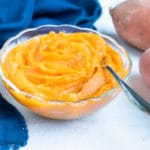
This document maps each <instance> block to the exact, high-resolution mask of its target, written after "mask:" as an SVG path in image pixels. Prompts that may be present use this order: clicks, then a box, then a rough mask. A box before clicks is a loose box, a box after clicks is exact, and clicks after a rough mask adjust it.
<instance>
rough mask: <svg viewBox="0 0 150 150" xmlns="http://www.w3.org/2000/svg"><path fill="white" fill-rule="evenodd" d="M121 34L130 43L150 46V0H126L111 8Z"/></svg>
mask: <svg viewBox="0 0 150 150" xmlns="http://www.w3.org/2000/svg"><path fill="white" fill-rule="evenodd" d="M110 14H111V16H112V21H113V23H114V26H115V28H116V31H117V32H118V34H119V36H120V37H121V38H122V39H123V40H124V41H125V42H127V43H128V44H131V45H132V46H134V47H136V48H139V49H141V50H145V49H147V48H149V47H150V0H126V1H123V2H121V3H119V4H117V5H115V6H112V7H111V8H110Z"/></svg>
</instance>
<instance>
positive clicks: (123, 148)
mask: <svg viewBox="0 0 150 150" xmlns="http://www.w3.org/2000/svg"><path fill="white" fill-rule="evenodd" d="M100 2H101V4H102V7H103V14H102V16H101V18H100V19H99V20H98V21H97V22H96V27H97V28H98V30H99V31H100V32H102V33H105V34H107V35H110V36H112V37H113V38H114V39H116V40H117V41H118V42H119V43H120V44H122V45H123V46H124V47H126V49H127V50H128V52H129V54H130V56H131V59H132V62H133V64H132V72H131V75H130V77H129V83H130V84H131V85H132V86H133V87H134V88H135V89H136V90H137V91H139V93H140V94H141V95H144V97H146V98H148V97H150V96H149V95H148V94H147V93H150V90H149V91H148V90H147V89H146V87H145V86H144V84H143V82H142V80H141V78H140V75H139V68H138V60H139V56H140V55H141V52H140V51H139V50H137V49H133V48H131V47H129V46H128V45H127V44H125V43H124V42H123V41H121V39H119V37H118V35H117V33H116V32H115V29H114V27H113V23H112V21H111V17H110V15H109V12H108V7H109V6H110V5H112V3H113V1H112V0H101V1H100ZM149 99H150V98H149ZM13 104H14V105H15V106H16V107H17V108H18V109H19V111H20V112H21V113H22V114H23V115H24V117H25V119H26V122H27V125H28V129H29V140H28V144H27V145H26V146H25V147H23V148H21V149H22V150H141V149H142V150H150V116H149V115H148V114H146V113H143V112H142V111H140V110H139V109H138V108H137V107H136V106H134V105H133V104H132V103H131V102H130V101H129V100H128V98H127V97H126V96H125V94H124V93H123V92H121V93H120V94H119V95H118V96H117V97H116V98H115V99H114V100H113V101H112V102H111V103H109V104H108V105H107V106H106V107H104V108H103V109H101V110H98V111H97V112H95V113H93V114H91V115H89V116H87V117H84V118H81V119H78V120H72V121H58V120H51V119H46V118H42V117H40V116H38V115H35V114H33V113H32V112H30V111H28V110H27V109H26V108H24V107H22V106H21V105H20V104H18V103H17V102H13Z"/></svg>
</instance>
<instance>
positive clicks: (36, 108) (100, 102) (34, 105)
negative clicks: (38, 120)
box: [0, 25, 131, 119]
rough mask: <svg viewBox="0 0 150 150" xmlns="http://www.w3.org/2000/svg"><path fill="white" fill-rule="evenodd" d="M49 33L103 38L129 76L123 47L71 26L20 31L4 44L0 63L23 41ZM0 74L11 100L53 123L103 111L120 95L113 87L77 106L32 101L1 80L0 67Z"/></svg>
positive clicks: (127, 57)
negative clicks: (118, 57) (77, 33)
mask: <svg viewBox="0 0 150 150" xmlns="http://www.w3.org/2000/svg"><path fill="white" fill-rule="evenodd" d="M50 31H54V32H60V31H63V32H67V33H72V32H81V31H82V32H94V33H96V34H98V35H100V36H102V37H103V38H104V39H105V41H106V42H107V43H108V44H109V45H111V47H113V48H114V49H115V50H116V51H117V52H119V53H120V55H121V57H122V59H123V63H124V69H127V70H128V74H129V72H130V67H131V61H130V58H129V55H128V53H127V51H126V50H125V49H124V48H123V47H122V46H120V45H119V44H118V43H117V42H116V41H115V40H114V39H112V38H111V37H109V36H107V35H102V34H100V33H98V32H97V31H95V30H92V29H88V28H79V27H77V26H72V25H59V26H55V25H45V26H40V27H38V28H32V29H27V30H24V31H22V32H21V33H19V34H18V35H16V36H15V37H12V38H10V39H9V40H8V41H6V43H5V44H4V46H3V47H2V50H1V62H3V60H4V58H5V56H6V54H7V52H8V51H10V50H11V49H12V48H13V47H14V46H16V45H17V44H20V43H22V42H24V41H25V40H27V39H30V38H32V37H34V36H37V35H42V34H47V33H49V32H50ZM0 74H1V78H2V83H3V85H4V87H5V88H6V89H7V91H8V92H9V93H10V94H11V96H12V97H14V98H15V99H16V100H17V101H18V102H19V103H21V104H22V105H23V106H25V107H26V108H28V109H29V110H31V111H32V112H35V113H37V114H39V115H41V116H45V117H48V118H53V119H75V118H80V117H82V116H84V115H87V114H89V113H91V112H93V111H96V110H97V109H100V108H102V107H103V106H104V105H106V104H107V103H108V102H110V101H111V100H112V99H113V98H114V97H115V96H116V95H117V94H118V93H119V92H120V88H119V87H116V88H113V89H111V90H109V91H107V92H106V93H104V94H103V95H101V96H99V97H96V98H90V99H85V100H82V101H78V102H66V101H54V100H51V101H48V102H47V101H44V100H42V99H40V98H38V97H35V96H34V95H31V94H30V93H26V92H24V91H21V90H20V89H18V88H17V87H16V86H15V85H14V84H13V83H11V82H10V81H9V80H8V79H7V78H6V77H5V76H4V74H3V70H2V68H1V67H0ZM128 74H127V76H128ZM127 76H126V77H127ZM126 77H125V79H126ZM125 79H124V80H125ZM1 93H2V95H3V96H4V97H5V99H7V98H8V97H7V96H6V94H5V93H4V92H3V90H2V91H1Z"/></svg>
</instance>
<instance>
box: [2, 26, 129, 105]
mask: <svg viewBox="0 0 150 150" xmlns="http://www.w3.org/2000/svg"><path fill="white" fill-rule="evenodd" d="M48 27H52V28H58V27H70V28H73V29H77V30H79V31H81V30H82V31H86V32H93V33H95V34H98V35H100V36H102V37H103V38H105V39H107V40H109V41H110V42H112V43H113V44H114V45H115V46H116V47H118V48H119V49H120V50H121V51H122V52H123V54H124V55H125V56H126V58H127V60H128V73H127V74H126V76H125V77H124V79H123V80H127V78H128V77H129V74H130V72H131V66H132V61H131V58H130V56H129V53H128V51H127V50H126V49H125V48H124V47H123V46H121V45H120V44H119V43H118V42H117V41H116V40H115V39H113V38H112V37H110V36H108V35H105V34H102V33H100V32H98V31H97V30H94V29H91V28H83V27H79V26H76V25H70V24H62V25H50V24H46V25H42V26H38V27H35V28H28V29H25V30H23V31H21V32H19V33H18V34H17V35H15V36H13V37H11V38H9V39H8V40H7V41H6V42H5V43H4V44H3V46H2V48H1V53H2V52H3V51H4V50H5V49H7V47H8V46H9V44H10V43H11V42H12V41H13V40H15V39H18V38H19V37H20V36H22V35H23V34H25V33H26V32H33V31H38V30H40V29H42V28H48ZM16 45H17V44H15V46H16ZM0 57H1V61H0V62H1V63H0V78H1V79H2V80H3V81H4V82H6V83H7V85H8V86H9V87H10V88H12V90H14V91H15V92H17V93H19V94H23V95H24V96H29V97H31V98H33V99H36V100H38V101H39V102H41V103H56V104H62V103H69V104H79V103H84V102H87V101H91V100H92V101H100V100H101V99H103V98H104V97H105V96H107V95H109V94H111V93H113V91H115V90H117V89H119V87H120V86H119V85H118V86H117V87H114V88H112V89H110V90H109V91H106V92H105V93H103V94H102V95H100V96H97V97H91V98H86V99H82V100H79V101H66V100H49V101H45V100H44V99H42V98H40V97H38V96H34V95H33V94H30V93H27V92H24V91H22V90H20V89H19V88H18V87H17V86H16V85H14V84H13V83H12V82H11V81H10V80H9V79H7V78H6V77H5V76H4V74H3V71H2V67H1V64H2V61H3V57H2V55H1V56H0ZM3 86H4V85H3ZM7 91H8V90H7ZM8 92H9V93H10V91H8Z"/></svg>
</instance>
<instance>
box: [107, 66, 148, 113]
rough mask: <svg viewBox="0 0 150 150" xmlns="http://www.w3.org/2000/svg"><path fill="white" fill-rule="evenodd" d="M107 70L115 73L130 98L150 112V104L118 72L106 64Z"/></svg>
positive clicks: (114, 75) (142, 108)
mask: <svg viewBox="0 0 150 150" xmlns="http://www.w3.org/2000/svg"><path fill="white" fill-rule="evenodd" d="M106 68H107V70H108V71H109V72H110V73H111V74H112V75H113V77H114V78H115V79H116V81H117V82H118V83H119V85H120V86H121V88H122V90H123V91H124V92H125V93H126V95H127V96H128V98H129V100H130V101H131V102H132V103H134V104H135V105H137V106H138V107H139V108H140V109H141V110H143V111H145V112H149V113H150V104H149V103H148V102H146V101H145V100H144V99H143V98H142V97H141V96H140V95H139V94H137V93H136V92H135V91H134V90H133V89H132V88H131V87H130V86H129V85H127V84H126V83H125V82H124V81H123V80H122V79H121V78H120V77H119V76H118V75H117V74H116V73H115V71H114V70H113V69H112V68H111V67H109V66H106Z"/></svg>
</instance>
